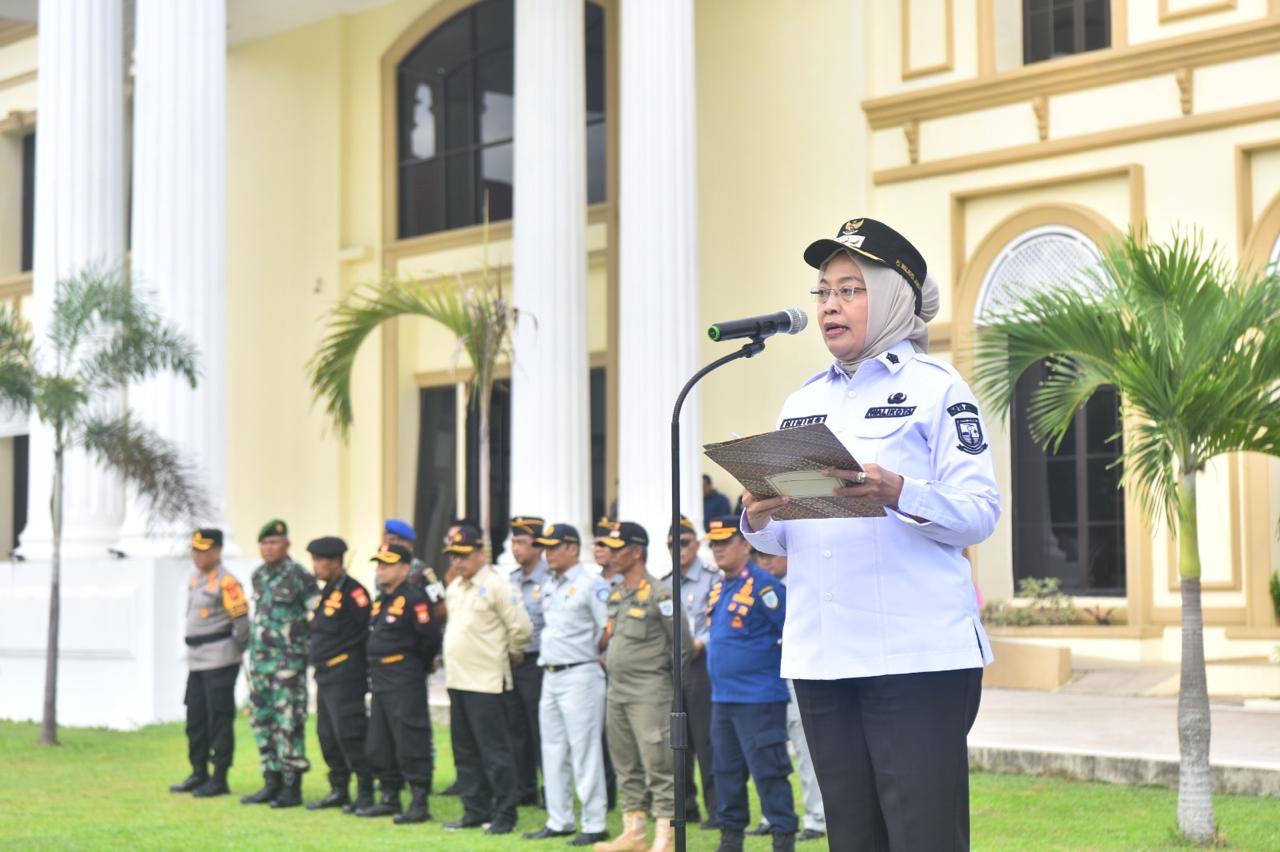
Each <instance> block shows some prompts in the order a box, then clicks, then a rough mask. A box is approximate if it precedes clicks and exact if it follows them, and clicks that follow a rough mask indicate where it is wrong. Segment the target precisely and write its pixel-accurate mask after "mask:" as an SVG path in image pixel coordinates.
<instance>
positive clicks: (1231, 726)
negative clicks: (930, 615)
mask: <svg viewBox="0 0 1280 852" xmlns="http://www.w3.org/2000/svg"><path fill="white" fill-rule="evenodd" d="M1274 703H1275V704H1276V705H1277V707H1276V709H1270V708H1268V707H1264V706H1253V705H1249V706H1246V705H1242V704H1239V703H1236V704H1225V703H1212V704H1211V705H1210V714H1211V717H1212V720H1213V725H1212V729H1211V730H1212V733H1211V735H1210V741H1209V761H1210V763H1213V764H1231V765H1235V766H1250V767H1254V768H1260V769H1271V770H1274V771H1277V772H1280V712H1278V711H1280V702H1274ZM1177 713H1178V701H1177V699H1175V698H1146V697H1139V696H1123V695H1087V694H1078V693H1071V692H1033V691H1023V690H1016V689H987V690H983V693H982V707H981V709H980V710H979V711H978V720H977V721H976V722H975V723H974V726H973V730H972V731H971V732H970V733H969V743H970V745H973V746H985V747H992V748H1015V749H1028V750H1049V751H1074V752H1087V753H1089V754H1095V755H1104V756H1107V755H1112V756H1123V757H1145V758H1152V759H1156V760H1174V761H1176V760H1177V759H1178V727H1177Z"/></svg>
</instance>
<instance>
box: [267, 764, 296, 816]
mask: <svg viewBox="0 0 1280 852" xmlns="http://www.w3.org/2000/svg"><path fill="white" fill-rule="evenodd" d="M300 804H302V773H301V772H286V773H285V774H284V784H282V785H281V787H280V795H278V796H276V798H275V801H274V802H272V803H271V807H273V808H296V807H297V806H298V805H300Z"/></svg>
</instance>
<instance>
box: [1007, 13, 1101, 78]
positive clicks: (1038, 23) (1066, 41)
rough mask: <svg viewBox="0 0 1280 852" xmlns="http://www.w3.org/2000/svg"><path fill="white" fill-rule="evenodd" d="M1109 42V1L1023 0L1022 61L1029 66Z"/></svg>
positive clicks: (1095, 47)
mask: <svg viewBox="0 0 1280 852" xmlns="http://www.w3.org/2000/svg"><path fill="white" fill-rule="evenodd" d="M1110 45H1111V7H1110V2H1109V0H1023V3H1022V60H1023V62H1024V63H1026V64H1028V65H1029V64H1031V63H1033V62H1043V61H1044V60H1046V59H1053V58H1054V57H1058V56H1068V55H1070V54H1073V53H1080V52H1081V51H1085V50H1097V49H1099V48H1104V47H1109V46H1110Z"/></svg>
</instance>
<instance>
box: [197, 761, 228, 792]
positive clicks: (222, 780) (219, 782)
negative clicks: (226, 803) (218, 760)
mask: <svg viewBox="0 0 1280 852" xmlns="http://www.w3.org/2000/svg"><path fill="white" fill-rule="evenodd" d="M230 792H231V788H229V787H228V786H227V767H225V766H215V767H214V768H213V775H211V776H210V777H209V780H208V781H206V782H204V783H203V784H201V785H200V786H199V787H197V788H195V789H194V790H192V791H191V795H192V796H195V797H196V798H197V799H211V798H213V797H214V796H225V795H227V794H228V793H230Z"/></svg>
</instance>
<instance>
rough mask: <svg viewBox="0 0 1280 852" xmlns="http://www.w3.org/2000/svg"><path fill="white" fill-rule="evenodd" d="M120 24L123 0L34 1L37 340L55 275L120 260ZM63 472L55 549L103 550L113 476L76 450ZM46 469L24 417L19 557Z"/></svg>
mask: <svg viewBox="0 0 1280 852" xmlns="http://www.w3.org/2000/svg"><path fill="white" fill-rule="evenodd" d="M123 25H124V12H123V8H122V0H40V20H39V27H40V38H39V48H38V50H39V55H38V63H39V69H40V76H39V81H38V94H37V101H36V115H37V121H38V126H37V128H36V187H35V196H36V197H35V257H34V261H35V263H34V266H35V268H34V287H33V292H32V300H33V315H32V324H33V327H34V331H35V335H36V340H37V342H38V343H40V344H41V345H43V343H44V334H45V332H46V331H47V329H48V325H49V319H50V314H51V311H52V308H53V301H54V290H55V286H56V283H57V281H58V280H59V279H60V278H63V277H65V276H67V275H69V274H71V273H74V272H77V271H79V270H80V269H82V268H84V267H85V266H87V265H89V264H101V265H103V266H107V267H119V266H120V265H122V264H123V262H124V260H125V229H124V226H125V218H124V217H125V184H124V181H125V177H124V41H123ZM45 355H46V358H47V355H48V353H47V352H46V353H45ZM48 366H49V365H48V363H47V361H46V365H45V367H46V369H47V368H48ZM115 399H117V400H118V399H119V397H116V398H115ZM64 470H65V477H66V487H65V491H64V493H65V495H66V497H65V501H64V504H63V505H64V511H65V514H64V525H63V545H62V552H63V555H64V556H65V557H68V558H77V557H89V556H93V557H101V556H104V555H105V554H106V549H107V548H108V547H110V546H111V545H112V544H114V543H115V540H116V535H117V533H118V531H119V527H120V521H121V518H122V516H123V509H124V490H123V487H122V486H121V484H120V480H119V479H118V478H117V477H115V476H111V475H108V474H107V473H105V472H104V471H103V470H102V469H101V468H100V467H98V466H97V465H95V464H93V463H91V462H90V461H89V459H88V458H87V457H86V456H85V455H84V453H83V452H81V451H79V450H76V451H73V452H70V453H69V454H68V456H67V460H66V464H65V468H64ZM52 477H53V436H52V433H50V432H49V430H48V429H46V428H45V427H44V426H43V425H42V424H39V423H38V422H36V421H35V418H34V417H33V418H32V432H31V467H30V490H29V492H28V494H29V503H28V512H27V517H28V521H27V528H26V531H25V532H24V533H23V535H22V538H21V549H22V553H23V555H24V556H26V557H27V558H28V559H33V558H34V559H41V558H48V556H49V554H50V551H51V543H52V542H51V537H52V531H51V523H50V518H49V495H50V493H51V491H52Z"/></svg>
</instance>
